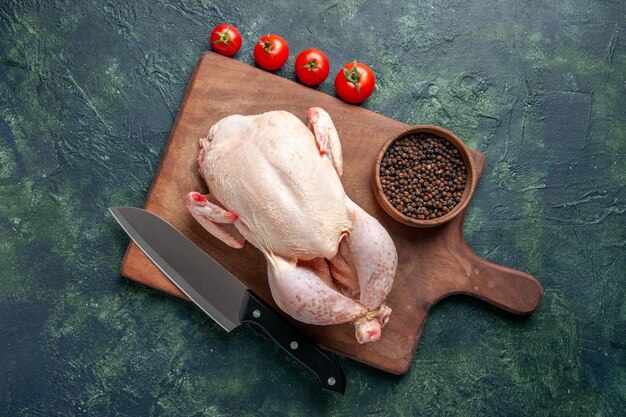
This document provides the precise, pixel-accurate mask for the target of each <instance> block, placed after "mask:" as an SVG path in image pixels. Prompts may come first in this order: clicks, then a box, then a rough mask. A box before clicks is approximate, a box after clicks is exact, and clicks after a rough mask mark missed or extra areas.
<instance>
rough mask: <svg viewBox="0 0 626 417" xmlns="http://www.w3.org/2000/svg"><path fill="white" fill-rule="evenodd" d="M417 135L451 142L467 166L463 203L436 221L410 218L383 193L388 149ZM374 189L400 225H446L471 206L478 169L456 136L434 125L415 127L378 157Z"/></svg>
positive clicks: (392, 140) (400, 135) (386, 144)
mask: <svg viewBox="0 0 626 417" xmlns="http://www.w3.org/2000/svg"><path fill="white" fill-rule="evenodd" d="M416 133H430V134H433V135H436V136H439V137H441V138H443V139H446V140H447V141H448V142H450V143H451V144H452V145H453V146H454V147H455V148H456V149H458V151H459V154H460V155H461V159H462V160H463V163H464V164H465V170H466V175H467V178H466V180H465V189H464V190H463V194H462V195H461V201H459V203H458V204H457V205H456V206H454V208H453V209H452V210H450V211H449V212H448V213H446V214H444V215H443V216H441V217H437V218H436V219H425V220H418V219H414V218H412V217H408V216H406V215H404V214H402V213H401V212H400V211H398V210H397V209H396V208H395V207H394V206H393V205H392V204H391V203H390V202H389V200H387V197H386V196H385V194H384V192H383V188H382V185H381V182H380V162H381V161H382V159H383V156H384V155H385V152H387V149H389V147H390V146H391V145H392V144H393V143H394V142H395V141H397V140H400V139H402V138H404V137H406V136H408V135H411V134H416ZM372 187H373V189H374V195H375V196H376V200H377V201H378V203H379V204H380V206H381V207H382V208H383V210H385V212H387V214H389V215H390V216H391V217H392V218H394V219H395V220H397V221H399V222H400V223H404V224H406V225H408V226H413V227H434V226H439V225H441V224H444V223H446V222H448V221H450V220H452V219H453V218H454V217H456V216H457V215H458V214H459V213H461V212H462V211H463V210H464V209H465V207H467V205H468V204H469V202H470V200H471V199H472V196H473V195H474V190H475V189H476V167H475V166H474V159H473V158H472V155H471V153H470V150H469V148H468V147H467V146H465V144H464V143H463V142H462V141H461V139H459V138H458V137H457V136H455V135H454V134H453V133H451V132H449V131H447V130H446V129H444V128H442V127H439V126H433V125H417V126H413V127H411V128H410V129H408V130H405V131H404V132H402V133H401V134H399V135H398V136H395V137H393V138H391V139H389V140H388V141H387V142H386V143H385V144H384V145H383V147H382V149H381V150H380V152H379V154H378V157H377V158H376V163H375V164H374V175H373V176H372Z"/></svg>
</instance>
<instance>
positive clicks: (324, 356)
mask: <svg viewBox="0 0 626 417" xmlns="http://www.w3.org/2000/svg"><path fill="white" fill-rule="evenodd" d="M241 321H242V322H248V323H255V324H257V325H259V326H261V327H262V328H263V330H265V332H266V333H267V334H268V335H270V337H271V338H272V339H274V341H275V342H276V343H278V345H279V346H280V347H281V348H283V349H284V350H285V351H286V352H287V353H289V354H290V355H291V356H293V357H294V358H296V359H297V360H298V361H300V363H302V364H303V365H304V366H306V367H307V368H309V369H310V370H311V371H313V373H315V375H316V376H317V378H318V380H319V383H320V387H321V388H322V389H323V390H327V391H332V392H337V393H339V394H344V393H345V391H346V377H345V375H344V373H343V370H342V369H341V366H340V365H339V363H338V362H337V360H336V359H335V358H333V357H332V356H331V355H332V354H331V353H330V352H326V351H324V350H322V349H321V348H319V347H318V346H316V345H315V344H314V343H312V342H311V341H309V340H307V339H306V338H305V337H304V336H303V335H302V334H300V332H298V330H296V329H295V328H294V327H293V326H292V325H291V323H289V322H288V321H287V320H285V319H284V318H283V317H281V316H280V315H279V314H278V313H276V312H275V311H274V310H273V309H272V308H271V307H269V306H268V305H267V304H265V303H264V302H263V301H262V300H261V299H260V298H259V297H258V296H256V295H255V294H254V293H253V292H252V291H250V290H248V302H247V303H246V305H245V307H244V308H243V311H242V315H241Z"/></svg>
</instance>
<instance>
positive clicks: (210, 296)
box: [109, 207, 346, 394]
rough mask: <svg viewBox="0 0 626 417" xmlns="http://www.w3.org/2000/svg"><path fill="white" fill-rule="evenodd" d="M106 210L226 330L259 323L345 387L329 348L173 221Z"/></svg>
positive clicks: (324, 381)
mask: <svg viewBox="0 0 626 417" xmlns="http://www.w3.org/2000/svg"><path fill="white" fill-rule="evenodd" d="M109 211H110V212H111V214H112V215H113V217H114V218H115V220H117V222H118V223H119V224H120V226H122V228H123V229H124V231H125V232H126V233H127V234H128V236H130V238H131V239H132V240H133V241H134V242H135V243H136V244H137V246H139V248H140V249H141V250H142V252H143V253H144V254H145V255H146V256H147V257H148V258H149V259H150V260H151V261H152V262H153V263H154V264H155V265H156V266H157V267H158V268H159V269H160V270H161V271H162V272H163V273H164V274H165V275H166V276H167V277H168V278H169V279H170V280H171V281H172V282H173V283H174V285H176V286H177V287H178V288H179V289H180V290H181V291H182V292H183V293H185V294H186V295H187V296H188V297H189V298H190V299H191V301H193V302H194V303H195V304H196V305H197V306H198V307H199V308H200V309H201V310H202V311H204V312H205V313H206V314H207V315H208V316H209V317H211V318H212V319H213V320H215V321H216V322H217V323H218V324H219V325H220V326H222V327H223V328H224V329H225V330H226V331H229V332H230V331H232V330H233V329H235V328H236V327H238V326H239V325H240V324H241V323H244V322H247V323H254V324H256V325H259V326H260V327H261V328H262V329H263V330H264V331H265V332H266V333H267V334H268V335H269V336H270V337H271V338H272V339H273V340H274V341H275V342H276V343H277V344H278V345H279V346H280V347H281V348H282V349H283V350H285V351H286V352H287V353H289V354H290V355H291V356H292V357H294V358H295V359H296V360H298V361H299V362H301V363H302V364H303V365H305V366H306V367H307V368H309V369H310V370H311V371H313V373H314V374H315V375H316V376H317V379H318V381H319V383H320V387H321V388H322V389H324V390H327V391H331V392H336V393H340V394H343V393H344V392H345V386H346V380H345V375H344V373H343V370H342V369H341V366H340V365H339V363H338V362H337V361H336V359H335V358H334V357H333V356H332V355H331V354H330V353H329V352H326V351H324V350H322V349H321V348H319V347H318V346H317V345H315V344H314V343H312V342H311V341H309V340H307V339H306V338H305V337H304V336H303V335H302V334H300V333H299V332H298V331H297V330H296V329H295V328H294V327H293V326H292V325H291V324H290V323H289V322H288V321H287V320H286V319H284V318H283V317H281V316H280V315H279V314H278V313H276V312H275V311H274V310H273V309H272V308H271V307H270V306H268V305H267V304H265V302H263V301H262V300H261V298H259V297H258V296H257V295H256V294H254V293H253V292H252V291H251V290H250V289H248V288H247V287H246V286H245V285H244V284H243V283H242V282H241V281H239V280H238V279H237V278H236V277H234V276H233V275H232V274H231V273H230V272H228V271H227V270H226V269H225V268H224V267H222V266H221V265H220V264H219V263H218V262H217V261H215V260H214V259H213V258H211V257H210V256H209V255H207V254H206V253H205V252H204V251H203V250H202V249H200V248H199V247H198V246H196V244H194V243H193V242H192V241H191V240H189V239H188V238H187V237H185V236H184V235H183V234H182V233H180V232H179V231H178V230H176V228H174V226H172V225H171V224H169V223H168V222H166V221H165V220H163V219H162V218H160V217H159V216H157V215H155V214H153V213H150V212H149V211H146V210H143V209H139V208H136V207H112V208H110V209H109Z"/></svg>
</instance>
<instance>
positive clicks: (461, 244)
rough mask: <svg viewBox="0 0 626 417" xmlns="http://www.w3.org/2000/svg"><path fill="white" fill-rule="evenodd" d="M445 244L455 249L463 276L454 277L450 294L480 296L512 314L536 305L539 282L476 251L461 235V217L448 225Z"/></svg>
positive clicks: (539, 291) (525, 310)
mask: <svg viewBox="0 0 626 417" xmlns="http://www.w3.org/2000/svg"><path fill="white" fill-rule="evenodd" d="M449 227H450V229H451V230H450V232H451V233H448V234H447V241H448V245H450V246H453V247H454V250H455V251H456V252H457V253H456V257H457V260H458V261H459V263H460V264H461V265H462V270H463V272H464V274H465V279H463V280H455V281H454V283H455V284H454V285H453V287H452V288H451V289H452V290H453V291H451V292H450V293H448V294H446V295H450V294H467V295H471V296H473V297H477V298H480V299H481V300H484V301H486V302H488V303H491V304H493V305H495V306H496V307H499V308H501V309H503V310H506V311H508V312H511V313H514V314H530V313H532V312H533V311H535V310H536V309H537V307H539V303H540V302H541V297H542V294H543V291H542V289H541V284H539V282H538V281H537V280H536V279H535V278H533V277H532V276H530V275H528V274H527V273H525V272H521V271H517V270H515V269H511V268H507V267H504V266H501V265H496V264H494V263H491V262H489V261H487V260H485V259H483V258H481V257H480V256H478V255H476V254H475V253H474V252H472V250H471V249H470V248H469V246H467V243H466V242H465V239H464V238H463V217H461V218H460V219H458V220H455V221H454V222H453V224H450V225H449Z"/></svg>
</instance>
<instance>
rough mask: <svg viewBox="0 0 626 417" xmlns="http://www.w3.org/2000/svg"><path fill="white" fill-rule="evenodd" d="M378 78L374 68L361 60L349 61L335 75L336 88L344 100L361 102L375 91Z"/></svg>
mask: <svg viewBox="0 0 626 417" xmlns="http://www.w3.org/2000/svg"><path fill="white" fill-rule="evenodd" d="M375 84H376V78H375V77H374V73H373V72H372V69H371V68H370V67H368V66H367V65H365V64H363V63H361V62H357V61H354V62H349V63H347V64H346V65H344V66H343V68H341V70H340V71H339V73H337V77H335V90H336V91H337V95H338V96H339V98H341V99H342V100H343V101H347V102H348V103H353V104H357V103H361V102H363V101H365V99H367V98H368V97H369V96H370V95H371V94H372V91H374V85H375Z"/></svg>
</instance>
